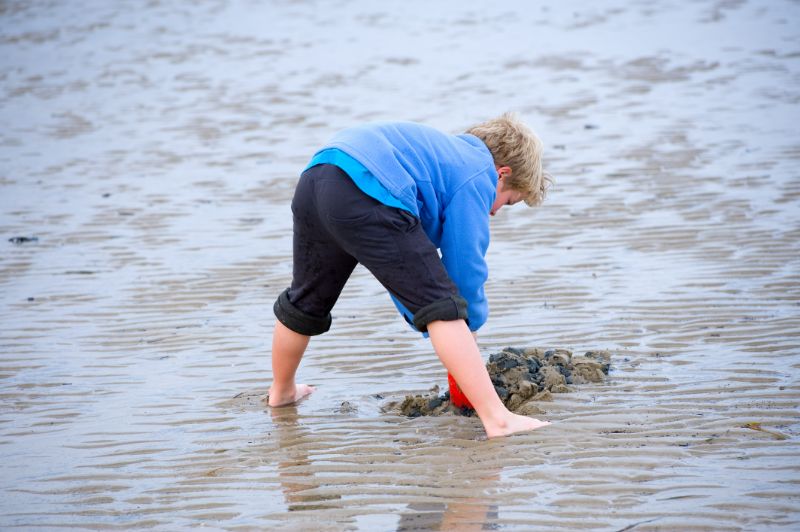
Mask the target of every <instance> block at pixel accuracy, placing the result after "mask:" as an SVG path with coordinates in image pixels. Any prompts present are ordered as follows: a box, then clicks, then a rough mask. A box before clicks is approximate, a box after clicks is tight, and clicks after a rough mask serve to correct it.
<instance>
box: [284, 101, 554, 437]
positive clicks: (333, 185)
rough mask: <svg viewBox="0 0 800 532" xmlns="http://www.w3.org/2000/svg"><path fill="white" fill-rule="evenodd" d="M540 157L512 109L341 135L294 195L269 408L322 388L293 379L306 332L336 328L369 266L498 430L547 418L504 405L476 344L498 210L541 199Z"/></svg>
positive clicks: (493, 431) (544, 180)
mask: <svg viewBox="0 0 800 532" xmlns="http://www.w3.org/2000/svg"><path fill="white" fill-rule="evenodd" d="M541 154H542V145H541V142H540V141H539V139H538V138H537V137H536V135H535V134H534V133H533V132H531V131H530V130H529V129H528V128H527V127H526V126H525V125H524V124H522V123H521V122H519V121H518V120H517V119H516V117H514V116H513V115H511V114H508V113H506V114H504V115H502V116H500V117H498V118H496V119H493V120H489V121H487V122H484V123H482V124H479V125H477V126H474V127H472V128H470V129H469V130H467V132H466V133H464V134H461V135H447V134H445V133H442V132H440V131H437V130H435V129H433V128H430V127H427V126H424V125H421V124H416V123H411V122H391V123H377V124H368V125H364V126H359V127H354V128H351V129H346V130H344V131H341V132H339V133H338V134H336V135H335V136H334V137H333V139H331V141H330V142H329V143H328V144H327V145H326V146H324V147H323V148H322V149H321V150H320V151H318V152H317V153H316V154H315V155H314V157H313V158H312V160H311V162H310V163H309V165H308V167H307V168H306V169H305V171H304V172H303V173H302V175H301V177H300V181H299V182H298V184H297V188H296V190H295V194H294V199H293V200H292V213H293V218H294V244H293V252H294V258H293V263H294V266H293V277H292V284H291V287H290V288H288V289H286V290H285V291H284V292H283V293H282V294H281V295H280V296H279V297H278V299H277V301H276V302H275V306H274V310H275V315H276V317H277V318H278V321H276V323H275V331H274V334H273V341H272V372H273V383H272V386H271V387H270V390H269V404H270V406H280V405H284V404H289V403H292V402H295V401H297V400H299V399H301V398H302V397H305V396H306V395H308V394H310V393H311V392H313V391H314V388H313V387H311V386H308V385H306V384H296V383H295V381H294V377H295V372H296V370H297V367H298V365H299V364H300V360H301V358H302V356H303V353H304V352H305V350H306V347H307V346H308V342H309V338H310V337H311V336H314V335H318V334H322V333H324V332H327V331H328V329H329V328H330V326H331V314H330V312H331V309H332V308H333V306H334V304H335V303H336V300H337V299H338V297H339V294H340V293H341V291H342V289H343V288H344V285H345V283H346V282H347V279H348V278H349V277H350V274H351V273H352V271H353V269H354V268H355V266H356V264H358V263H361V264H363V265H364V266H365V267H366V268H367V269H368V270H369V271H370V272H371V273H372V274H373V275H374V276H375V277H376V278H377V279H378V281H380V283H381V284H382V285H383V286H384V287H385V288H386V289H387V290H388V291H389V293H390V295H391V297H392V299H393V301H394V303H395V305H396V306H397V308H398V310H399V311H400V312H401V313H402V315H403V316H404V317H405V318H406V320H407V321H408V322H409V324H411V325H412V327H413V328H414V329H416V330H418V331H420V332H422V333H427V334H428V335H429V337H430V340H431V343H432V344H433V348H434V350H435V351H436V354H437V355H438V356H439V359H440V360H441V361H442V363H443V364H444V366H445V368H447V370H448V372H449V373H450V375H451V376H452V377H453V378H454V379H455V381H456V382H457V383H458V386H459V387H460V388H461V390H462V391H463V393H464V394H465V395H466V397H467V399H468V400H469V401H470V403H471V404H472V405H473V407H474V408H475V411H476V413H477V414H478V416H479V417H480V419H481V422H482V423H483V426H484V429H485V430H486V434H487V435H488V436H489V437H494V436H502V435H507V434H512V433H515V432H521V431H526V430H533V429H536V428H539V427H541V426H544V425H546V424H547V422H543V421H539V420H537V419H533V418H529V417H525V416H520V415H517V414H514V413H512V412H510V411H509V410H507V409H506V407H505V405H503V403H502V401H500V398H499V397H498V396H497V393H496V392H495V389H494V386H493V385H492V382H491V380H490V379H489V374H488V373H487V371H486V368H485V366H484V364H483V360H482V359H481V355H480V352H479V350H478V345H477V343H476V334H477V330H478V329H479V328H480V327H481V326H482V325H483V324H484V323H485V322H486V319H487V317H488V313H489V309H488V304H487V301H486V296H485V294H484V289H483V285H484V283H485V282H486V279H487V277H488V269H487V266H486V262H485V259H484V256H485V254H486V250H487V248H488V246H489V216H490V215H491V216H494V215H495V214H496V213H497V211H499V210H500V209H501V208H503V207H504V206H505V205H513V204H515V203H518V202H520V201H524V202H525V203H527V204H528V205H529V206H534V205H538V204H539V203H541V202H542V200H543V199H544V195H545V190H546V186H547V184H548V183H549V177H548V176H547V175H546V174H545V173H544V172H543V170H542V162H541ZM437 248H438V249H440V250H441V258H440V257H439V253H438V252H437Z"/></svg>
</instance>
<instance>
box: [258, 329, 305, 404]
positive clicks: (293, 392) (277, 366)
mask: <svg viewBox="0 0 800 532" xmlns="http://www.w3.org/2000/svg"><path fill="white" fill-rule="evenodd" d="M310 338H311V337H310V336H305V335H302V334H300V333H296V332H294V331H293V330H291V329H290V328H288V327H287V326H286V325H284V324H283V323H281V322H280V321H276V322H275V331H274V332H273V333H272V386H270V388H269V406H281V405H288V404H290V403H294V402H295V401H299V400H300V399H302V398H303V397H305V396H306V395H308V394H310V393H311V392H313V391H314V388H313V387H312V386H309V385H307V384H295V382H294V376H295V373H296V372H297V367H298V366H299V365H300V360H301V359H302V358H303V353H305V351H306V347H308V341H309V339H310Z"/></svg>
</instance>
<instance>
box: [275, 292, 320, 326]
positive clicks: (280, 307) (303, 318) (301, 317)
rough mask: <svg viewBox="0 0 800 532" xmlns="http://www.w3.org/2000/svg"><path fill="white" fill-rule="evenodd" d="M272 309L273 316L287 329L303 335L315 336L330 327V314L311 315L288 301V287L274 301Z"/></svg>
mask: <svg viewBox="0 0 800 532" xmlns="http://www.w3.org/2000/svg"><path fill="white" fill-rule="evenodd" d="M272 310H273V311H274V312H275V317H276V318H278V320H280V322H281V323H283V324H284V325H286V326H287V327H288V328H289V329H291V330H293V331H294V332H296V333H298V334H302V335H304V336H316V335H318V334H322V333H324V332H328V329H330V328H331V315H330V313H328V315H327V316H325V317H324V318H318V317H316V316H312V315H310V314H308V313H306V312H303V311H302V310H300V309H299V308H297V307H296V306H294V305H293V304H292V302H291V301H289V289H288V288H287V289H286V290H284V291H283V292H282V293H281V295H280V296H278V299H277V300H276V301H275V305H273V307H272Z"/></svg>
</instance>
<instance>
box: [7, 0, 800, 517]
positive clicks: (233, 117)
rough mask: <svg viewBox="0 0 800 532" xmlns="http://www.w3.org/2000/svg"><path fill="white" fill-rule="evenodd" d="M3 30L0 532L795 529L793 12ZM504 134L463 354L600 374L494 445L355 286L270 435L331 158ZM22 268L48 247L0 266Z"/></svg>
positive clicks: (679, 9) (350, 7)
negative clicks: (478, 130) (320, 153)
mask: <svg viewBox="0 0 800 532" xmlns="http://www.w3.org/2000/svg"><path fill="white" fill-rule="evenodd" d="M389 9H390V8H388V7H386V6H385V5H384V4H382V3H374V2H367V1H365V0H358V1H352V2H338V3H324V4H323V3H314V2H288V1H286V2H284V1H276V2H263V3H262V2H233V1H227V0H220V1H218V2H211V1H205V2H193V3H183V2H162V3H160V2H150V3H148V4H145V3H143V2H86V5H81V3H80V2H54V3H46V2H39V1H32V2H14V1H7V2H1V3H0V67H1V68H0V123H2V124H3V125H2V128H0V236H2V240H0V250H1V252H0V324H2V325H0V353H2V355H0V394H2V401H1V402H0V458H2V460H0V527H2V528H12V527H15V526H16V527H21V528H25V529H30V528H35V527H45V528H60V527H65V528H66V527H82V528H111V527H114V528H144V527H148V526H150V527H156V528H158V529H163V530H174V529H183V528H189V527H194V526H198V525H201V524H202V525H205V526H208V527H214V528H222V529H229V530H230V529H253V528H255V529H291V530H296V529H304V528H313V529H317V530H329V529H330V530H340V529H364V530H395V529H397V530H415V529H442V530H467V529H481V528H501V529H520V530H557V529H586V530H634V529H635V530H637V531H638V530H766V529H769V530H780V529H784V530H796V529H798V528H800V504H799V501H798V499H800V488H799V486H798V484H799V483H800V415H798V406H799V403H800V384H798V382H799V379H798V377H800V174H798V167H799V165H800V133H798V127H797V124H798V122H799V121H800V111H798V109H800V107H799V106H798V103H800V32H798V30H797V20H800V6H798V4H797V3H796V2H790V1H780V0H779V1H775V2H756V1H755V0H749V1H746V0H745V1H734V2H728V1H722V2H714V1H699V2H692V3H676V2H667V1H660V0H658V1H655V2H637V3H631V2H623V1H621V0H617V1H602V2H594V3H584V2H567V3H553V4H552V5H550V4H548V5H536V6H534V5H533V4H531V3H529V2H521V1H517V2H510V3H500V4H494V5H493V6H492V7H488V6H487V5H486V4H484V3H479V2H455V1H449V2H445V3H438V2H437V3H433V2H420V1H412V2H404V3H402V5H398V6H397V7H396V8H394V9H393V10H392V11H390V10H389ZM506 109H516V110H518V111H519V112H520V113H521V114H522V116H523V117H524V118H525V119H526V120H527V121H529V122H530V123H531V124H532V125H533V126H534V127H535V129H537V130H538V131H539V133H540V134H541V136H542V137H543V138H544V140H545V142H546V144H547V165H548V167H549V169H550V171H551V172H552V173H553V174H554V175H555V176H556V178H557V180H558V186H557V188H556V189H555V190H554V191H553V192H552V195H551V197H550V198H549V199H548V201H547V202H546V203H545V205H544V206H542V207H541V208H539V209H535V210H530V209H527V210H526V209H525V208H523V207H515V208H513V209H509V210H507V211H503V212H501V213H500V215H498V216H497V217H496V218H495V219H494V220H493V221H492V226H493V244H492V247H491V248H490V251H489V256H488V261H489V263H490V268H491V270H492V277H491V279H490V281H489V284H488V286H487V290H488V294H489V298H490V303H491V306H492V316H491V318H490V321H489V323H488V324H487V326H486V327H485V328H484V329H483V330H482V332H481V338H480V342H481V346H482V349H483V351H484V353H486V354H488V353H489V352H493V351H496V350H497V349H499V348H502V347H504V346H507V345H542V346H545V345H551V346H561V347H566V348H569V349H572V350H574V351H583V350H588V349H608V350H610V351H612V352H613V353H615V359H614V360H613V361H612V371H611V374H610V375H609V378H608V380H607V382H605V383H603V384H599V385H584V386H580V387H576V389H575V390H574V391H573V393H569V394H560V395H557V396H555V398H554V399H555V400H554V401H553V402H550V403H542V404H541V405H540V406H541V408H542V410H544V412H545V414H544V415H543V416H542V417H543V418H545V419H548V420H551V421H553V424H552V425H551V426H548V427H546V428H544V429H541V430H539V431H536V432H534V433H532V434H527V435H518V436H515V437H512V438H507V439H502V440H492V441H487V440H485V439H484V438H483V437H482V431H481V427H480V424H479V422H478V420H476V419H474V418H461V417H456V416H442V417H436V418H417V419H406V418H403V417H400V416H396V415H391V414H389V413H384V412H382V411H381V408H380V406H381V404H382V402H383V401H384V400H387V399H390V398H392V397H395V396H396V397H402V396H403V395H404V394H406V393H416V392H420V391H425V390H427V389H428V388H430V387H431V386H432V385H434V384H440V385H444V383H445V373H444V370H443V369H442V367H441V366H440V364H439V362H438V360H437V359H436V357H435V356H434V355H433V353H432V350H431V348H430V346H429V344H428V343H427V342H426V341H424V340H423V339H421V338H418V337H417V336H416V335H415V334H413V333H412V332H410V331H409V330H408V329H407V328H406V326H405V324H404V322H403V321H402V320H401V319H400V318H399V317H398V316H397V315H396V314H395V312H394V311H393V309H392V307H391V304H390V302H389V299H388V297H387V296H386V295H385V293H384V292H383V290H382V289H381V288H380V286H379V285H378V284H377V283H376V282H375V281H373V280H372V279H371V278H370V277H369V276H368V275H367V274H366V273H365V272H364V271H363V270H361V269H359V270H357V272H356V275H355V276H354V278H353V279H352V280H351V282H350V284H349V285H348V286H347V288H346V290H345V293H344V294H343V297H342V299H341V301H340V303H339V305H338V306H337V308H336V309H335V312H334V318H335V319H334V326H333V329H332V331H331V333H329V334H327V335H324V336H322V337H319V338H317V339H315V340H314V341H313V343H312V346H311V348H310V351H309V353H308V354H307V357H306V360H305V361H304V364H303V366H302V368H301V370H300V374H301V378H302V380H304V381H306V382H310V383H313V384H315V385H317V386H318V391H317V392H316V393H315V394H314V395H313V396H312V397H310V398H309V399H308V400H306V401H304V402H302V403H301V404H300V405H299V406H297V407H288V408H281V409H275V410H272V411H269V410H268V409H266V408H265V407H264V406H263V405H262V404H261V402H260V399H261V396H262V395H263V394H264V393H265V392H266V388H267V386H268V384H269V381H270V370H269V345H270V341H271V327H272V324H273V323H274V317H273V315H272V311H271V306H272V302H273V300H274V298H275V297H276V296H277V294H278V293H279V292H280V290H282V289H283V288H284V287H285V286H286V285H287V284H288V282H289V279H290V275H291V240H290V234H291V233H290V229H291V223H290V211H289V200H290V198H291V194H292V190H293V186H294V184H295V182H296V179H297V175H298V173H299V171H300V169H301V168H302V167H303V165H304V163H305V162H306V161H307V160H308V158H309V156H310V154H311V153H312V152H313V150H314V149H315V148H316V147H317V146H319V145H320V143H322V142H323V141H324V140H325V139H326V138H328V137H329V136H330V135H331V134H332V133H333V132H334V131H335V130H337V129H339V128H341V127H344V126H347V125H351V124H354V123H358V122H361V121H364V120H374V119H410V120H418V121H423V122H426V123H428V124H430V125H433V126H436V127H440V128H442V129H445V130H448V131H454V132H455V131H459V130H461V129H462V128H464V127H465V126H467V125H469V124H471V123H473V122H476V121H479V120H483V119H485V118H486V117H487V116H490V115H494V114H497V113H499V112H501V111H504V110H506ZM14 237H37V238H38V240H36V241H32V242H23V243H16V244H15V243H12V242H10V241H9V239H11V238H14Z"/></svg>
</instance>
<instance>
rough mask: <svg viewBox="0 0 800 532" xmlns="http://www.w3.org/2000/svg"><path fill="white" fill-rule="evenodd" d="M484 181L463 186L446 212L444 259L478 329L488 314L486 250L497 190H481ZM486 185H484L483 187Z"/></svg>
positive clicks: (448, 271)
mask: <svg viewBox="0 0 800 532" xmlns="http://www.w3.org/2000/svg"><path fill="white" fill-rule="evenodd" d="M481 184H482V180H478V179H473V180H472V181H470V182H469V183H466V184H465V185H464V186H462V187H461V188H460V189H459V190H458V191H457V192H456V194H455V195H454V196H453V198H452V199H451V201H450V204H449V205H448V206H447V208H446V209H445V212H444V222H443V224H442V241H441V244H440V248H441V250H442V262H443V263H444V266H445V269H447V273H448V274H449V275H450V278H451V279H452V280H453V282H454V283H455V284H456V286H457V287H458V291H459V292H460V294H461V297H463V298H464V299H466V300H467V304H468V308H467V310H468V315H469V318H468V324H469V328H470V330H471V331H473V332H475V331H477V330H478V329H479V328H480V327H481V326H482V325H483V324H484V323H486V319H487V318H488V316H489V304H488V302H487V300H486V294H485V292H484V288H483V285H484V283H485V282H486V279H488V277H489V268H488V267H487V265H486V260H485V258H484V257H485V256H486V250H487V249H488V248H489V210H490V209H491V207H492V205H491V201H492V200H493V197H494V190H493V189H492V190H488V191H487V190H481ZM483 188H485V186H484V187H483Z"/></svg>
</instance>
